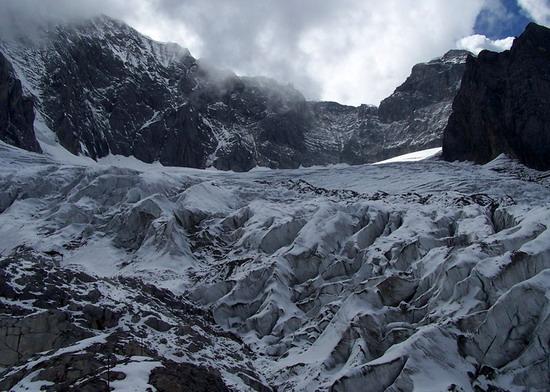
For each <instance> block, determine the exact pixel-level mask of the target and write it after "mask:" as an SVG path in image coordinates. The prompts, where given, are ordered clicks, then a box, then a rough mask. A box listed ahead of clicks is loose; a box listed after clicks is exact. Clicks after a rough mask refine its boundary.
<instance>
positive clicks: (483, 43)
mask: <svg viewBox="0 0 550 392" xmlns="http://www.w3.org/2000/svg"><path fill="white" fill-rule="evenodd" d="M513 42H514V37H508V38H503V39H497V40H492V39H489V38H487V37H486V36H484V35H481V34H474V35H470V36H468V37H464V38H462V39H460V40H459V41H458V42H457V44H456V47H457V48H458V49H465V50H469V51H470V52H472V53H474V54H475V55H477V54H479V52H481V51H482V50H485V49H487V50H491V51H493V52H502V51H505V50H508V49H510V48H511V47H512V43H513Z"/></svg>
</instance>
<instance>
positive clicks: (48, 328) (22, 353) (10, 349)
mask: <svg viewBox="0 0 550 392" xmlns="http://www.w3.org/2000/svg"><path fill="white" fill-rule="evenodd" d="M88 336H91V334H90V333H88V332H86V331H85V330H83V329H82V328H79V327H77V326H76V325H74V323H73V321H72V320H71V317H70V315H69V314H67V313H65V312H62V311H56V310H49V311H46V312H42V313H38V314H33V315H30V316H26V317H20V318H12V317H6V316H1V317H0V366H13V365H16V364H18V363H21V362H22V361H25V360H27V359H28V358H30V357H31V356H33V355H34V354H36V353H39V352H41V351H48V350H54V349H58V348H60V347H63V346H66V345H69V344H71V343H74V342H76V341H78V340H80V339H84V338H85V337H88Z"/></svg>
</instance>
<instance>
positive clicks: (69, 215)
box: [0, 145, 550, 391]
mask: <svg viewBox="0 0 550 392" xmlns="http://www.w3.org/2000/svg"><path fill="white" fill-rule="evenodd" d="M548 178H550V177H549V175H548V173H541V172H536V171H532V170H530V169H527V168H525V167H523V166H521V165H519V164H516V163H514V162H512V161H510V160H508V159H506V158H502V157H501V158H499V159H498V160H496V161H494V162H491V163H490V164H488V165H485V166H475V165H471V164H460V163H446V162H438V161H426V162H419V163H406V164H399V163H397V164H387V165H380V166H355V167H332V168H322V169H319V168H317V169H299V170H289V171H279V170H254V171H251V172H248V173H220V172H209V171H198V170H193V169H184V168H158V167H153V166H151V167H147V168H145V169H142V170H134V169H127V168H120V167H112V166H102V165H98V164H80V165H76V164H73V165H68V164H62V163H59V162H56V161H53V160H51V159H50V158H47V157H45V156H43V155H39V154H32V153H28V152H24V151H21V150H18V149H15V148H13V147H9V146H7V145H0V211H1V213H0V250H1V252H2V257H1V259H0V265H1V271H2V275H1V280H0V282H1V284H0V299H1V306H2V308H1V312H2V315H1V317H0V329H1V331H2V333H0V354H1V355H0V358H1V359H2V363H1V365H0V366H2V367H4V370H3V371H2V373H0V389H8V390H15V391H18V390H25V388H27V390H38V389H39V388H40V387H43V388H45V389H46V390H67V389H68V388H72V389H77V390H90V391H92V390H93V391H97V390H107V385H108V384H109V385H110V386H111V387H112V388H114V389H115V390H118V388H120V389H122V388H126V390H127V389H128V388H135V389H137V390H145V389H146V388H148V387H149V388H151V389H153V388H155V389H156V390H157V391H178V390H180V389H178V388H182V386H185V387H186V388H187V389H186V390H193V391H206V390H208V391H211V390H214V391H215V390H220V391H222V390H235V391H246V390H256V391H269V390H280V391H328V390H331V391H357V390H364V389H365V388H366V389H367V390H369V391H412V390H422V391H446V390H452V391H474V390H475V391H496V390H498V391H519V390H531V391H545V390H547V388H548V385H550V379H549V375H550V362H549V356H548V353H549V352H550V347H549V343H550V335H549V333H550V303H549V301H550V238H549V236H550V231H549V229H548V226H549V223H550V204H549V203H548V200H550V188H549V186H550V184H549V182H548Z"/></svg>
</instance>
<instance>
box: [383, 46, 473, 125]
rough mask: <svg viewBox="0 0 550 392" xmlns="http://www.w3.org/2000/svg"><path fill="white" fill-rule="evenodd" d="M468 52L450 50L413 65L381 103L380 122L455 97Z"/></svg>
mask: <svg viewBox="0 0 550 392" xmlns="http://www.w3.org/2000/svg"><path fill="white" fill-rule="evenodd" d="M467 56H468V52H467V51H464V50H451V51H449V52H447V53H446V54H445V55H444V56H443V57H441V58H440V59H436V60H432V61H430V62H428V63H424V64H417V65H415V66H414V67H413V69H412V72H411V76H409V77H408V78H407V80H406V81H405V83H403V84H402V85H401V86H399V87H397V89H395V92H394V93H393V94H392V95H391V96H389V97H388V98H386V99H384V100H383V101H382V102H381V103H380V107H379V114H380V119H381V120H382V121H383V122H393V121H400V120H409V119H411V118H414V115H415V112H416V111H417V110H419V109H421V108H424V107H426V106H429V105H434V104H437V103H440V102H443V101H446V102H450V101H452V100H453V99H454V97H455V95H456V92H457V91H458V88H459V86H460V81H461V79H462V75H463V73H464V67H465V63H466V58H467Z"/></svg>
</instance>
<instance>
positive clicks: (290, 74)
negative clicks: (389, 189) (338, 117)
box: [128, 0, 485, 104]
mask: <svg viewBox="0 0 550 392" xmlns="http://www.w3.org/2000/svg"><path fill="white" fill-rule="evenodd" d="M149 4H150V6H151V10H152V11H154V12H157V13H158V15H161V18H162V20H163V22H164V23H163V24H159V23H151V22H150V21H151V20H158V18H151V17H150V14H148V15H147V17H145V16H144V14H141V15H134V17H133V19H132V18H129V19H128V20H130V19H131V22H132V23H134V24H135V25H136V27H137V28H138V29H140V30H142V31H145V32H146V33H148V34H149V35H151V36H153V37H154V38H157V39H160V40H177V41H178V42H180V43H182V44H183V45H185V46H187V47H189V49H190V50H191V52H192V53H193V54H195V55H196V56H200V57H202V58H204V59H206V60H208V61H210V62H212V63H214V64H217V65H219V66H222V67H226V68H230V69H233V70H235V71H237V72H238V73H240V74H247V75H258V74H262V75H267V76H271V77H273V78H275V79H277V80H279V81H282V82H291V83H293V84H294V85H295V86H296V87H297V88H298V89H300V90H301V91H303V92H304V93H305V94H306V96H308V97H309V98H321V99H325V100H335V101H338V102H342V103H348V104H360V103H371V104H378V102H379V101H380V100H381V99H383V98H385V97H386V96H388V95H389V94H391V93H392V91H393V90H394V89H395V87H396V86H398V85H399V84H400V83H402V82H403V81H404V80H405V78H406V77H407V76H408V75H409V73H410V70H411V67H412V66H413V65H414V64H416V63H418V62H422V61H427V60H429V59H432V58H434V57H437V56H440V55H442V54H444V53H445V52H446V51H447V50H449V49H450V48H453V47H454V46H455V43H456V41H457V40H458V39H459V38H461V37H464V36H465V35H469V34H471V33H472V29H473V26H474V23H475V19H476V17H477V15H478V14H479V12H480V10H481V9H482V8H483V6H484V4H485V0H446V1H441V0H416V1H414V2H409V1H404V0H369V1H365V0H340V1H337V2H336V1H328V0H327V1H319V0H302V1H300V2H296V1H294V0H278V1H276V2H275V1H269V0H255V1H246V0H225V1H224V2H216V1H210V2H205V1H203V0H187V1H184V2H180V1H175V0H157V1H156V2H155V3H152V2H151V3H149ZM159 25H164V27H161V28H159ZM172 26H180V27H181V26H184V29H183V30H182V32H181V33H180V34H178V35H177V36H176V35H175V34H174V32H175V31H176V32H177V29H176V30H174V29H172V28H171V27H172Z"/></svg>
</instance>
